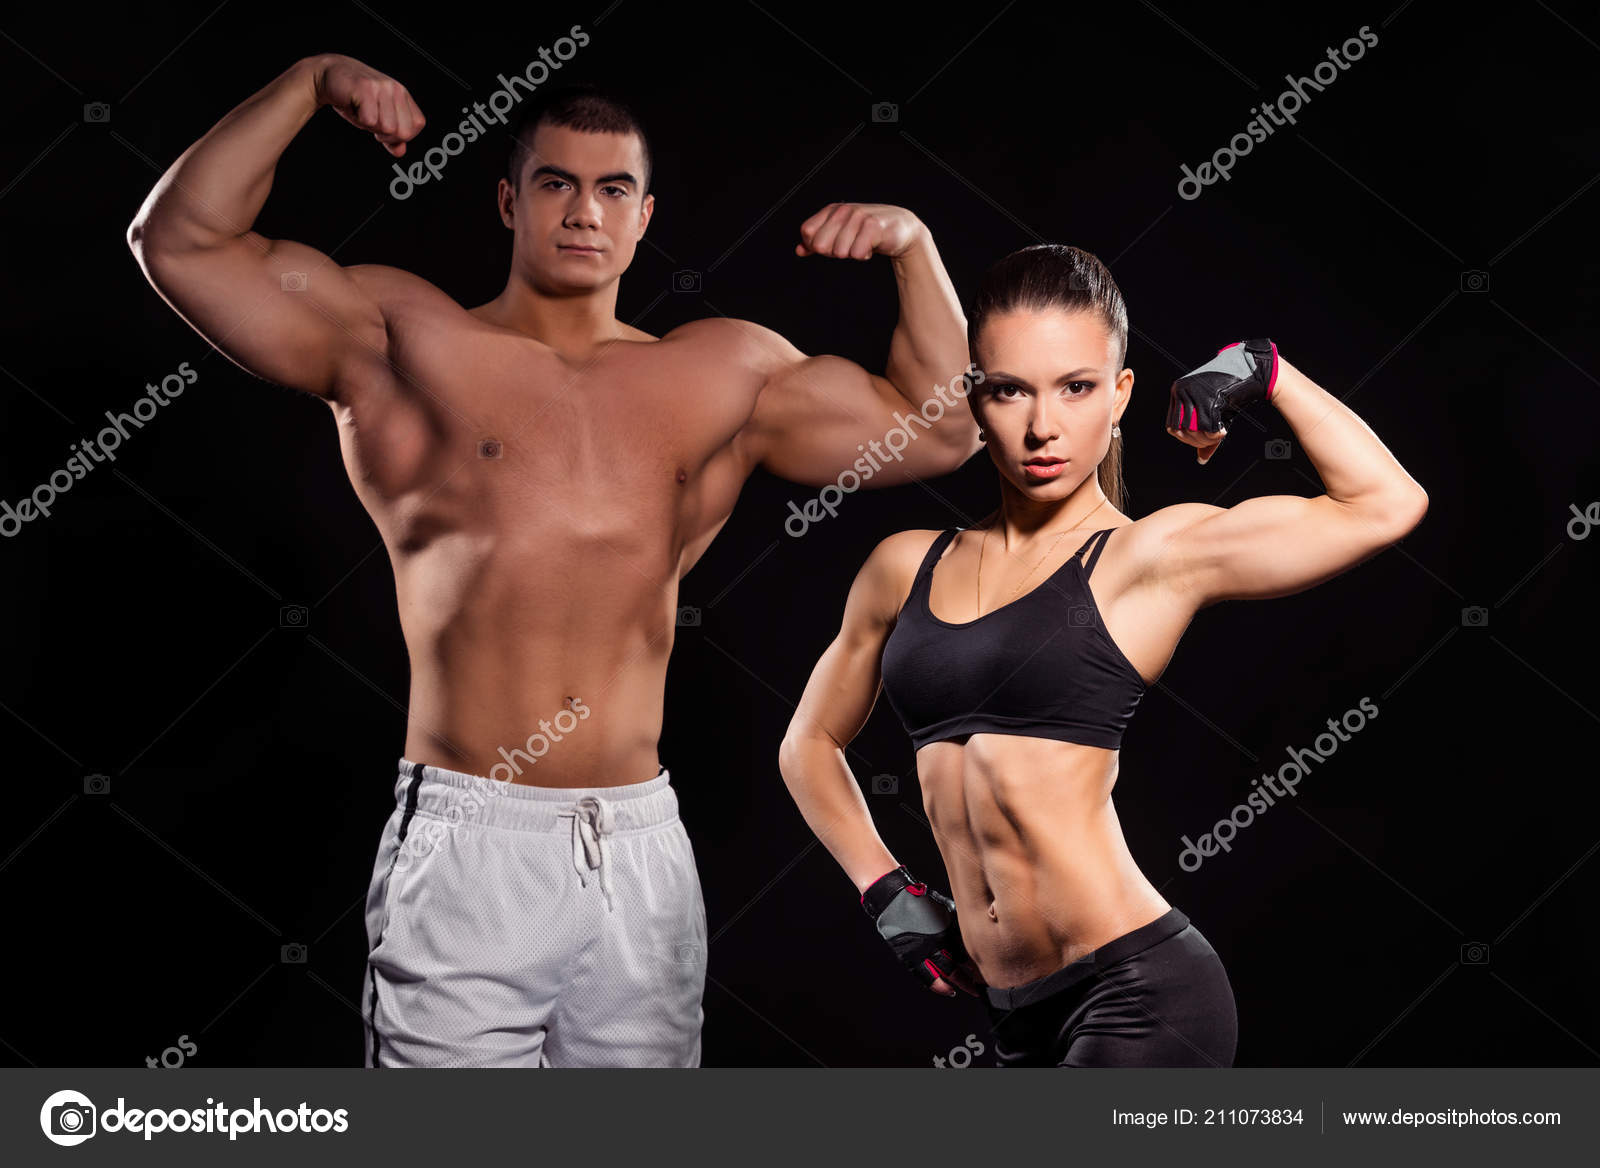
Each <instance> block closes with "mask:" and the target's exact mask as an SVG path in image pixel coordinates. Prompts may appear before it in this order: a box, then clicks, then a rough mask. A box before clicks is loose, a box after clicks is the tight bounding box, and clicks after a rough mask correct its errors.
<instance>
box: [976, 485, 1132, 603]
mask: <svg viewBox="0 0 1600 1168" xmlns="http://www.w3.org/2000/svg"><path fill="white" fill-rule="evenodd" d="M1110 501H1111V500H1110V499H1109V498H1107V499H1101V500H1100V501H1099V502H1098V503H1096V504H1095V505H1094V506H1093V507H1092V508H1090V510H1089V514H1088V515H1085V516H1084V517H1083V518H1082V519H1080V520H1078V522H1076V523H1074V524H1073V525H1072V526H1071V527H1069V528H1067V529H1066V530H1065V531H1063V532H1062V533H1061V534H1060V535H1058V536H1056V537H1055V539H1053V540H1051V541H1050V546H1049V547H1047V548H1045V549H1044V555H1042V556H1040V557H1039V563H1038V564H1034V566H1033V567H1031V568H1029V569H1028V574H1027V575H1026V576H1024V577H1023V578H1022V579H1020V580H1018V581H1017V584H1016V587H1015V588H1013V589H1012V590H1011V595H1012V596H1016V594H1017V593H1018V592H1021V591H1022V586H1023V585H1024V584H1026V583H1027V582H1028V578H1029V577H1030V576H1032V575H1033V574H1034V573H1035V572H1037V571H1038V570H1039V564H1043V563H1044V562H1045V561H1046V560H1048V559H1049V558H1050V553H1051V552H1053V551H1055V550H1056V544H1058V543H1060V542H1061V541H1062V540H1063V539H1065V538H1066V537H1067V536H1068V535H1070V534H1071V533H1072V532H1074V531H1077V530H1078V529H1079V528H1081V527H1082V526H1083V525H1084V524H1085V523H1087V522H1088V521H1089V515H1093V514H1094V513H1095V512H1096V511H1098V510H1100V508H1102V507H1104V506H1105V505H1106V504H1107V503H1109V502H1110ZM988 544H989V529H988V528H987V527H985V528H984V529H983V538H982V539H981V540H979V541H978V588H977V594H976V595H977V601H978V604H977V608H978V617H982V616H983V549H984V548H985V547H987V546H988ZM1006 603H1008V604H1009V603H1010V601H1007V602H1006ZM974 619H977V618H974Z"/></svg>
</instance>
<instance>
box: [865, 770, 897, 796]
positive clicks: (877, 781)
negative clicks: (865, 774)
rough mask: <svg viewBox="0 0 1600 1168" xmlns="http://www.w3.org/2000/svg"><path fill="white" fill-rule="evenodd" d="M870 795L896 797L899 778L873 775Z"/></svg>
mask: <svg viewBox="0 0 1600 1168" xmlns="http://www.w3.org/2000/svg"><path fill="white" fill-rule="evenodd" d="M872 793H873V794H874V795H898V794H899V793H900V776H898V775H873V776H872Z"/></svg>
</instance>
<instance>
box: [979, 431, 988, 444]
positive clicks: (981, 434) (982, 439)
mask: <svg viewBox="0 0 1600 1168" xmlns="http://www.w3.org/2000/svg"><path fill="white" fill-rule="evenodd" d="M988 440H989V436H988V435H987V434H985V433H984V432H983V431H982V430H979V431H978V441H979V442H987V441H988Z"/></svg>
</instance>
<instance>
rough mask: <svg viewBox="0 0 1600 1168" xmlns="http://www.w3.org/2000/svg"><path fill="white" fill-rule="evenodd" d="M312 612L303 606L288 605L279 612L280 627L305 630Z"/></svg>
mask: <svg viewBox="0 0 1600 1168" xmlns="http://www.w3.org/2000/svg"><path fill="white" fill-rule="evenodd" d="M310 616H311V614H310V612H309V611H308V610H307V609H306V606H305V605H303V604H286V605H284V606H283V607H282V608H280V609H279V610H278V627H279V628H281V629H303V628H305V627H306V623H307V621H308V620H309V619H310Z"/></svg>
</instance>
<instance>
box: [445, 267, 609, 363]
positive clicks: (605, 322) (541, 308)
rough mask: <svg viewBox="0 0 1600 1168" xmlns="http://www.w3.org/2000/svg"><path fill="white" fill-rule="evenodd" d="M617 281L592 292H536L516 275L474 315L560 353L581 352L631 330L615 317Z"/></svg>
mask: <svg viewBox="0 0 1600 1168" xmlns="http://www.w3.org/2000/svg"><path fill="white" fill-rule="evenodd" d="M616 309H617V286H616V284H615V283H612V284H609V285H608V286H606V287H605V288H603V289H597V290H596V291H594V292H593V293H589V294H578V295H573V296H551V295H548V294H545V293H541V292H538V291H536V290H535V289H534V288H532V287H530V286H529V285H528V284H527V283H526V282H525V281H523V280H522V279H520V278H519V277H517V276H516V275H515V274H513V275H512V277H511V278H510V279H509V280H508V281H506V286H505V289H504V290H503V291H502V292H501V293H500V295H498V296H496V297H495V298H494V299H493V300H491V301H489V302H488V303H487V304H484V305H482V306H480V307H478V308H475V309H473V310H472V312H473V315H474V316H477V317H479V318H480V319H483V320H487V321H488V322H489V323H490V324H495V325H499V326H500V327H501V328H506V329H511V330H513V331H514V332H519V333H523V334H524V335H526V336H530V337H532V338H533V339H535V340H537V341H542V342H543V343H544V344H546V345H549V346H550V347H551V348H552V349H554V350H555V351H556V352H558V353H561V354H562V355H564V356H581V355H583V354H587V353H590V352H592V351H593V350H594V349H595V348H596V347H597V346H600V345H603V344H605V343H607V342H609V341H614V340H618V339H624V338H625V337H626V336H627V334H629V333H630V332H633V331H634V330H631V329H629V328H628V326H626V325H624V324H622V323H621V322H620V321H618V320H617V315H616Z"/></svg>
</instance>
